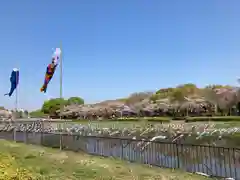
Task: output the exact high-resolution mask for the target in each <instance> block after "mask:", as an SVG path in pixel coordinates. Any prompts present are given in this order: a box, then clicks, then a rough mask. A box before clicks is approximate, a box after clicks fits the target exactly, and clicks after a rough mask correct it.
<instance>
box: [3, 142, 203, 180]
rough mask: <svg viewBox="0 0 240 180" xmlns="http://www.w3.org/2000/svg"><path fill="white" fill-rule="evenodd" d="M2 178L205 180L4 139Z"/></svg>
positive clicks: (179, 173)
mask: <svg viewBox="0 0 240 180" xmlns="http://www.w3.org/2000/svg"><path fill="white" fill-rule="evenodd" d="M0 143H1V145H0V159H1V162H0V163H1V165H0V166H1V168H0V171H1V172H0V179H21V180H27V179H59V180H65V179H69V180H70V179H71V180H77V179H84V180H93V179H98V180H109V179H112V180H118V179H121V180H131V179H132V180H133V179H153V180H154V179H162V180H167V179H178V180H183V179H184V180H204V179H206V178H204V177H202V176H197V175H193V174H190V173H185V172H181V171H179V170H170V169H163V168H157V167H149V166H147V165H140V164H134V163H128V162H124V161H121V160H116V159H111V158H102V157H95V156H91V155H87V154H83V153H74V152H68V151H59V150H55V149H50V148H43V147H39V146H33V145H25V144H21V143H13V142H8V141H5V140H0Z"/></svg>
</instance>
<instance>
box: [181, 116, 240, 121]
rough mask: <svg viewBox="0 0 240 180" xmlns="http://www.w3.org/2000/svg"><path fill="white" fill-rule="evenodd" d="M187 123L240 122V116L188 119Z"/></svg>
mask: <svg viewBox="0 0 240 180" xmlns="http://www.w3.org/2000/svg"><path fill="white" fill-rule="evenodd" d="M185 121H186V122H198V121H216V122H217V121H218V122H221V121H222V122H229V121H238V122H240V116H213V117H205V116H203V117H188V118H187V119H186V120H185Z"/></svg>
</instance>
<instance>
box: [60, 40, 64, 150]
mask: <svg viewBox="0 0 240 180" xmlns="http://www.w3.org/2000/svg"><path fill="white" fill-rule="evenodd" d="M60 51H61V52H60V92H59V93H60V99H62V98H63V95H62V82H63V80H62V79H63V78H62V74H63V64H62V62H63V61H62V41H61V42H60ZM62 110H63V104H62V101H61V100H60V120H62ZM61 124H62V123H61ZM64 125H65V124H64ZM61 128H62V126H61ZM60 133H61V134H60V150H62V148H63V139H62V129H61V132H60Z"/></svg>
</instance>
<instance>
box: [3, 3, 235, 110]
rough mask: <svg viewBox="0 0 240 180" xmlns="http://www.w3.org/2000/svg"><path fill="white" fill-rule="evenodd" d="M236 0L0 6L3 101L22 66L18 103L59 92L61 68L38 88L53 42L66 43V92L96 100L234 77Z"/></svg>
mask: <svg viewBox="0 0 240 180" xmlns="http://www.w3.org/2000/svg"><path fill="white" fill-rule="evenodd" d="M239 7H240V1H239V0H231V1H225V0H211V1H209V0H202V1H193V0H182V1H177V0H175V1H173V0H168V1H163V0H162V1H161V0H151V1H149V0H131V1H130V0H121V1H120V0H118V1H113V0H101V1H99V0H70V1H65V0H64V1H56V0H51V1H50V0H41V1H32V0H22V1H13V0H9V1H2V2H1V6H0V23H1V24H0V27H1V28H0V61H1V66H0V80H1V84H2V85H1V87H0V94H2V96H0V105H3V106H5V107H8V108H13V107H14V99H15V98H14V97H12V98H9V97H4V96H3V94H4V93H6V92H8V90H9V86H10V83H9V75H10V73H11V69H12V68H14V67H18V68H19V69H20V78H21V79H20V86H19V107H22V108H27V109H30V110H32V109H36V108H39V107H40V106H41V105H42V103H43V101H44V100H46V99H48V98H53V97H58V96H59V69H58V70H57V72H56V74H55V75H54V78H53V79H52V81H51V83H50V84H49V88H48V92H47V93H46V94H43V93H40V91H39V89H40V87H41V85H42V83H43V79H44V73H45V69H46V65H47V64H48V63H49V62H50V58H51V53H52V48H54V47H58V46H59V44H60V42H62V47H63V61H64V63H63V66H64V68H63V75H64V79H63V83H64V84H63V86H64V87H63V95H64V97H70V96H81V97H83V98H84V99H85V100H86V102H89V103H92V102H97V101H101V100H106V99H115V98H121V97H125V96H127V95H129V94H130V93H133V92H137V91H145V90H157V89H159V88H161V87H169V86H176V85H178V84H183V83H196V84H197V85H199V86H205V85H207V84H212V83H214V84H230V85H237V83H236V79H237V77H238V76H240V21H239V19H240V11H239Z"/></svg>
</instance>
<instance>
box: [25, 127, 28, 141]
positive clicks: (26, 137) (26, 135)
mask: <svg viewBox="0 0 240 180" xmlns="http://www.w3.org/2000/svg"><path fill="white" fill-rule="evenodd" d="M24 143H26V144H27V143H28V132H27V130H26V131H24Z"/></svg>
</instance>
